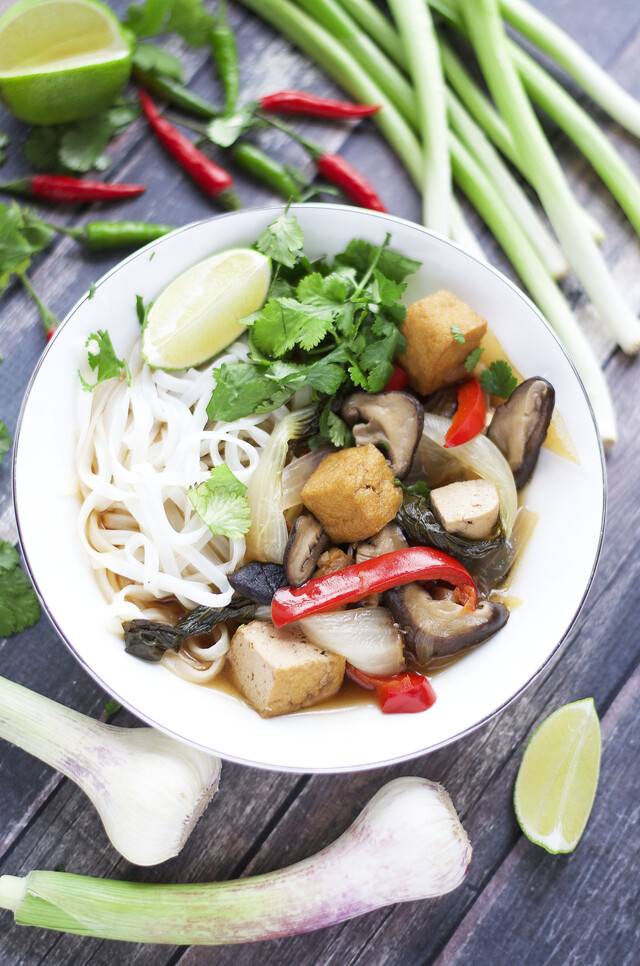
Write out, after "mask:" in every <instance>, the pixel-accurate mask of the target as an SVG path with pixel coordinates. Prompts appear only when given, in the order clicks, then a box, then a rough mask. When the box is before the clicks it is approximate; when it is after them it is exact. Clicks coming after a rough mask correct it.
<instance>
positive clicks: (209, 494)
mask: <svg viewBox="0 0 640 966" xmlns="http://www.w3.org/2000/svg"><path fill="white" fill-rule="evenodd" d="M246 492H247V488H246V486H245V485H244V483H241V482H240V480H239V479H237V477H235V476H234V475H233V473H232V472H231V470H230V469H229V467H228V466H227V465H226V463H223V464H222V465H221V466H214V468H213V469H212V470H211V475H210V476H209V479H208V480H205V481H204V483H200V484H199V485H198V486H191V487H189V489H188V490H187V496H188V497H189V499H190V500H191V503H192V504H193V507H194V509H195V511H196V513H197V514H198V516H199V517H200V518H201V519H202V521H203V522H204V523H206V525H207V526H208V527H209V529H210V530H211V532H212V533H214V534H217V535H219V536H222V537H229V539H230V540H237V539H239V538H240V537H242V536H243V534H245V533H246V532H247V531H248V529H249V527H250V526H251V517H250V512H249V505H248V503H247V500H246V497H245V494H246Z"/></svg>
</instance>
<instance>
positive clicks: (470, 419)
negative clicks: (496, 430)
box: [444, 377, 487, 447]
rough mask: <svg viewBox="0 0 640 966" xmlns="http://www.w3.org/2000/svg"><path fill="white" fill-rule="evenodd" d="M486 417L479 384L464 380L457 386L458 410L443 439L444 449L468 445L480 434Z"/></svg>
mask: <svg viewBox="0 0 640 966" xmlns="http://www.w3.org/2000/svg"><path fill="white" fill-rule="evenodd" d="M486 416H487V407H486V406H485V403H484V396H483V395H482V387H481V386H480V383H479V382H478V380H477V379H474V378H473V377H471V379H465V381H464V382H461V383H460V385H459V386H458V408H457V409H456V413H455V416H454V417H453V421H452V423H451V426H449V429H448V430H447V435H446V436H445V438H444V445H445V447H450V446H461V445H462V443H468V442H469V440H470V439H473V438H474V436H477V435H478V433H481V432H482V430H483V429H484V427H485V420H486Z"/></svg>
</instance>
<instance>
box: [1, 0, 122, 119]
mask: <svg viewBox="0 0 640 966" xmlns="http://www.w3.org/2000/svg"><path fill="white" fill-rule="evenodd" d="M131 57H132V44H131V38H130V36H129V34H128V33H127V31H125V30H124V29H123V28H122V25H121V24H120V22H119V21H118V19H117V17H116V16H115V15H114V14H113V13H112V12H111V10H109V8H108V7H105V6H104V5H103V4H102V3H98V2H97V0H21V2H20V3H17V4H15V6H13V7H11V9H10V10H8V11H7V13H6V14H5V15H4V16H3V17H2V19H1V20H0V96H1V97H2V100H3V101H4V103H5V104H6V106H7V107H8V108H9V110H10V111H11V112H12V113H13V114H15V115H16V116H17V117H20V118H22V119H23V120H24V121H29V122H30V123H31V124H63V123H65V122H67V121H74V120H77V119H79V118H84V117H91V116H92V115H93V114H97V113H98V112H99V111H102V110H104V108H106V107H108V106H109V105H110V104H111V103H112V102H113V100H114V98H115V97H117V95H118V94H119V93H120V91H121V90H122V88H123V87H124V85H125V84H126V82H127V80H128V78H129V74H130V73H131Z"/></svg>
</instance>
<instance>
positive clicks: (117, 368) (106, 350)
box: [78, 329, 131, 392]
mask: <svg viewBox="0 0 640 966" xmlns="http://www.w3.org/2000/svg"><path fill="white" fill-rule="evenodd" d="M85 345H86V347H87V349H88V350H89V353H88V362H89V366H90V368H91V370H92V371H93V372H95V373H96V375H97V377H98V378H97V379H96V381H95V382H94V383H93V385H92V384H91V383H88V382H87V381H86V379H84V378H83V376H82V373H81V372H80V370H78V375H79V376H80V382H81V383H82V388H83V389H86V390H87V392H92V391H93V390H94V389H95V388H96V386H97V385H99V383H101V382H105V380H107V379H113V378H114V377H115V376H126V379H127V383H128V384H130V383H131V373H130V372H129V366H128V365H127V363H126V361H125V360H124V359H118V357H117V356H116V353H115V349H114V348H113V344H112V342H111V336H110V335H109V333H108V332H107V331H103V330H102V329H98V331H97V332H92V334H91V335H90V336H89V338H88V339H87V341H86V342H85ZM94 347H95V348H94Z"/></svg>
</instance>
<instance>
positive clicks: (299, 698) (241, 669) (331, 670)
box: [227, 621, 345, 718]
mask: <svg viewBox="0 0 640 966" xmlns="http://www.w3.org/2000/svg"><path fill="white" fill-rule="evenodd" d="M227 662H228V665H229V667H230V669H231V674H232V677H233V680H234V682H235V684H236V686H237V687H238V689H239V690H240V691H241V693H242V694H243V695H244V697H245V698H246V699H247V701H248V702H249V704H251V705H252V706H253V707H254V708H255V709H256V711H257V712H258V714H260V715H262V717H263V718H272V717H275V716H276V715H279V714H290V713H291V712H292V711H299V710H300V709H301V708H308V707H309V706H310V705H312V704H317V703H318V701H323V700H324V699H325V698H330V697H332V696H333V695H334V694H336V692H337V691H338V689H339V688H340V685H341V684H342V679H343V678H344V665H345V661H344V658H343V657H340V656H339V655H337V654H331V653H330V652H329V651H324V650H322V649H321V648H319V647H316V645H315V644H312V643H311V642H310V641H308V640H307V639H306V637H305V636H304V634H303V633H302V632H301V631H299V630H297V629H295V628H291V627H282V628H280V629H279V630H278V629H277V628H275V627H274V626H273V624H272V623H271V621H251V622H250V623H249V624H243V625H242V626H241V627H239V628H238V630H237V631H236V632H235V634H234V635H233V637H232V638H231V644H230V646H229V653H228V655H227Z"/></svg>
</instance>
